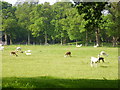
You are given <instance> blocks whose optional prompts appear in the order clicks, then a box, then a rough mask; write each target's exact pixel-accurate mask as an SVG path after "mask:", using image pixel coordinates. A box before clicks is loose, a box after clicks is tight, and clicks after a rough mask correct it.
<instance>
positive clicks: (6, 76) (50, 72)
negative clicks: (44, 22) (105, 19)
mask: <svg viewBox="0 0 120 90" xmlns="http://www.w3.org/2000/svg"><path fill="white" fill-rule="evenodd" d="M17 46H18V45H16V46H15V45H10V46H5V50H4V51H3V52H2V56H3V60H2V79H3V81H2V87H3V88H56V87H57V88H118V81H117V80H118V48H112V47H98V48H94V47H84V46H83V47H81V48H76V47H75V45H71V46H70V45H68V46H61V45H50V46H39V45H36V46H34V45H33V46H32V45H29V46H26V45H20V47H21V48H22V50H24V51H25V50H28V49H30V50H32V55H31V56H26V55H25V54H24V53H18V55H19V56H18V57H16V56H10V54H9V53H10V52H11V51H14V50H15V48H16V47H17ZM66 51H71V52H72V57H67V58H65V57H64V53H65V52H66ZM100 51H105V52H107V53H108V54H109V56H108V57H105V63H100V64H99V65H98V67H94V68H91V67H90V57H91V56H94V57H97V55H98V53H99V52H100Z"/></svg>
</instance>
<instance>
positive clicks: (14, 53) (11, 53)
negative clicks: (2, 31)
mask: <svg viewBox="0 0 120 90" xmlns="http://www.w3.org/2000/svg"><path fill="white" fill-rule="evenodd" d="M10 55H16V57H17V56H18V55H17V54H16V52H14V51H13V52H10Z"/></svg>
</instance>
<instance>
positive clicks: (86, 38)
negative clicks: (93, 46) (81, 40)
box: [85, 30, 88, 46]
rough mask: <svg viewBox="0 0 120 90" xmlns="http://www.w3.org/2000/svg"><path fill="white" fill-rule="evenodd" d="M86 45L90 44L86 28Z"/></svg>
mask: <svg viewBox="0 0 120 90" xmlns="http://www.w3.org/2000/svg"><path fill="white" fill-rule="evenodd" d="M85 46H88V32H87V30H86V42H85Z"/></svg>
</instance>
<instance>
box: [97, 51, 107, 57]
mask: <svg viewBox="0 0 120 90" xmlns="http://www.w3.org/2000/svg"><path fill="white" fill-rule="evenodd" d="M98 56H108V54H106V53H105V52H104V51H101V52H100V54H98Z"/></svg>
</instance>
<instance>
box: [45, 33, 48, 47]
mask: <svg viewBox="0 0 120 90" xmlns="http://www.w3.org/2000/svg"><path fill="white" fill-rule="evenodd" d="M47 44H48V43H47V32H46V31H45V45H47Z"/></svg>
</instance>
